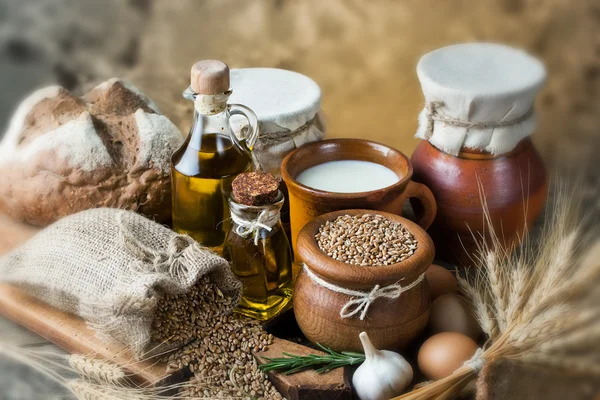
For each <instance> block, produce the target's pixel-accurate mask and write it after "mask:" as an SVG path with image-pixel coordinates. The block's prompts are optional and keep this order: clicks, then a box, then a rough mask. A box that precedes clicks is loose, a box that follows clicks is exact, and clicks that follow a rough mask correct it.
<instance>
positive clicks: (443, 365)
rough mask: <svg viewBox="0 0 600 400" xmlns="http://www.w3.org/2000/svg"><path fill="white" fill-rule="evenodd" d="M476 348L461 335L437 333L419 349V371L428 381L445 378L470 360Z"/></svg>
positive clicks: (475, 345)
mask: <svg viewBox="0 0 600 400" xmlns="http://www.w3.org/2000/svg"><path fill="white" fill-rule="evenodd" d="M477 347H478V346H477V343H475V342H474V341H473V339H471V338H470V337H468V336H465V335H463V334H462V333H456V332H444V333H438V334H437V335H434V336H432V337H430V338H429V339H427V340H426V341H425V343H423V345H422V346H421V348H420V349H419V355H418V363H419V369H420V370H421V372H422V373H423V375H425V376H426V377H427V378H429V379H433V380H437V379H441V378H445V377H446V376H448V375H450V374H451V373H452V372H454V371H456V370H457V369H458V368H460V367H461V366H462V365H463V364H464V362H465V361H467V360H469V359H471V357H473V355H474V354H475V352H476V351H477Z"/></svg>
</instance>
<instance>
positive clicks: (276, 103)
mask: <svg viewBox="0 0 600 400" xmlns="http://www.w3.org/2000/svg"><path fill="white" fill-rule="evenodd" d="M231 88H232V89H233V93H232V95H231V97H230V98H229V103H237V104H243V105H245V106H247V107H250V108H251V109H252V111H254V113H255V114H256V116H257V117H258V121H259V129H260V134H259V139H258V142H257V144H256V146H255V149H254V151H253V153H254V159H255V160H254V161H255V163H256V164H258V167H259V168H260V169H261V170H263V171H266V172H271V173H272V174H275V175H277V176H280V175H281V171H280V167H281V161H282V160H283V158H284V157H285V155H286V154H287V153H289V152H290V151H292V150H294V149H295V148H297V147H300V146H302V145H304V144H306V143H311V142H315V141H318V140H321V139H323V137H324V136H325V120H324V116H323V115H322V113H321V112H320V111H319V110H320V108H321V89H320V88H319V85H317V84H316V82H315V81H313V80H312V79H310V78H309V77H307V76H304V75H302V74H299V73H297V72H292V71H287V70H283V69H277V68H239V69H232V70H231ZM232 126H233V129H234V132H235V133H236V134H238V135H240V136H243V135H244V134H243V132H244V130H245V129H246V128H247V121H246V120H245V119H244V118H241V117H238V116H234V117H233V118H232Z"/></svg>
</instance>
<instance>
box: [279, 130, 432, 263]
mask: <svg viewBox="0 0 600 400" xmlns="http://www.w3.org/2000/svg"><path fill="white" fill-rule="evenodd" d="M412 173H413V169H412V166H411V164H410V160H409V158H408V157H407V156H405V155H404V154H403V153H401V152H400V151H398V150H396V149H393V148H391V147H388V146H385V145H383V144H380V143H376V142H371V141H369V140H362V139H330V140H323V141H321V142H315V143H311V144H308V145H306V146H303V147H300V148H298V149H296V150H294V151H293V152H291V153H290V154H288V155H287V156H286V157H285V159H284V160H283V163H282V165H281V174H282V176H283V180H284V181H285V184H286V186H287V188H288V191H289V202H290V223H291V231H292V245H293V247H294V249H295V247H296V240H297V237H298V233H299V232H300V230H301V229H302V227H304V225H305V224H306V223H307V222H308V221H310V220H311V219H313V218H315V217H316V216H319V215H322V214H325V213H328V212H331V211H337V210H347V209H371V210H379V211H385V212H391V213H394V214H398V215H400V214H401V213H402V206H403V205H404V203H405V202H406V200H407V199H410V200H411V204H412V205H413V209H414V210H415V213H416V214H417V221H416V222H417V223H418V224H419V225H421V227H423V228H424V229H427V228H428V227H429V225H431V223H432V222H433V219H434V218H435V213H436V210H437V207H436V203H435V199H434V197H433V194H432V193H431V191H430V190H429V189H428V188H427V187H426V186H425V185H422V184H420V183H417V182H413V181H412V180H411V177H412ZM295 256H296V261H300V260H299V257H298V254H295Z"/></svg>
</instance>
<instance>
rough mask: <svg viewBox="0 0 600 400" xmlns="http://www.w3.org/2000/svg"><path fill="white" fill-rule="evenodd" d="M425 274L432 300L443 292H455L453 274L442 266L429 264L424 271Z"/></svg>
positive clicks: (455, 286)
mask: <svg viewBox="0 0 600 400" xmlns="http://www.w3.org/2000/svg"><path fill="white" fill-rule="evenodd" d="M425 276H426V277H427V281H429V291H430V292H431V298H432V299H433V300H435V299H436V298H438V297H440V296H441V295H443V294H448V293H456V292H457V290H458V285H457V283H456V278H455V277H454V274H453V273H452V272H450V271H448V270H447V269H446V268H444V267H441V266H439V265H436V264H431V265H430V266H429V268H427V271H425Z"/></svg>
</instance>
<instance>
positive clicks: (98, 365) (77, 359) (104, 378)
mask: <svg viewBox="0 0 600 400" xmlns="http://www.w3.org/2000/svg"><path fill="white" fill-rule="evenodd" d="M69 365H70V366H71V367H72V368H73V369H74V370H75V371H76V372H77V373H78V374H79V375H80V376H81V377H82V378H84V379H88V380H91V381H94V382H96V383H104V382H106V383H109V384H111V385H121V384H125V383H126V378H127V374H126V373H125V372H124V371H123V370H122V369H121V368H120V367H119V366H118V365H116V364H113V363H111V362H108V361H104V360H101V359H98V358H91V357H87V356H84V355H81V354H73V355H71V356H69Z"/></svg>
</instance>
